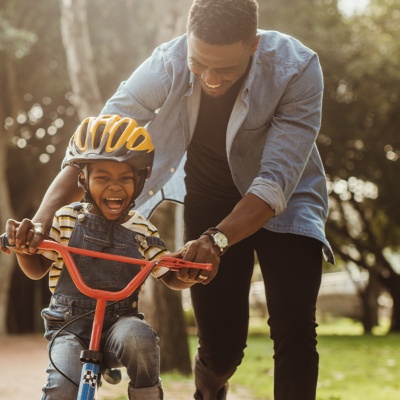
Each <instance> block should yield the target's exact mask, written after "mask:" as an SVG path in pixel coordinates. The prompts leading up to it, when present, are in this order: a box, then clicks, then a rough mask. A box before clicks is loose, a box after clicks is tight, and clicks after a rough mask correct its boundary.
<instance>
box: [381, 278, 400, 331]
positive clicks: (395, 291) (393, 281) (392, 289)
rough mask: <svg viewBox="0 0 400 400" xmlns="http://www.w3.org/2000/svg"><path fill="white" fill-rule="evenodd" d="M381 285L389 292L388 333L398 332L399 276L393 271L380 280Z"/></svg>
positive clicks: (399, 314)
mask: <svg viewBox="0 0 400 400" xmlns="http://www.w3.org/2000/svg"><path fill="white" fill-rule="evenodd" d="M382 282H383V285H384V286H385V287H386V288H387V290H388V291H389V293H390V295H391V297H392V301H393V306H392V317H391V321H390V328H389V332H392V333H395V332H396V333H398V332H400V275H398V274H396V273H395V272H394V271H393V272H392V273H391V274H388V275H387V276H385V277H383V278H382Z"/></svg>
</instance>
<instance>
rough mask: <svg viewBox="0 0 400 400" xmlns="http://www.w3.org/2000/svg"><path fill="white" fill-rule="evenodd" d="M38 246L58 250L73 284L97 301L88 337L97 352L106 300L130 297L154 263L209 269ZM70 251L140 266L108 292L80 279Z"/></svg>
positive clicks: (207, 266) (52, 244) (181, 262)
mask: <svg viewBox="0 0 400 400" xmlns="http://www.w3.org/2000/svg"><path fill="white" fill-rule="evenodd" d="M38 248H39V249H41V250H55V251H57V252H58V253H60V254H61V256H62V258H63V260H64V263H65V265H66V267H67V268H68V271H69V273H70V275H71V278H72V280H73V282H74V283H75V285H76V287H77V288H78V289H79V290H80V291H81V292H82V293H83V294H84V295H86V296H88V297H91V298H93V299H95V300H96V301H97V303H96V311H95V315H94V320H93V328H92V336H91V341H90V346H89V350H95V351H98V350H99V346H100V338H101V331H102V329H103V322H104V313H105V308H106V304H107V301H118V300H122V299H124V298H126V297H128V296H130V295H131V294H132V293H133V292H134V291H135V290H137V289H138V288H139V286H140V285H141V284H142V283H143V282H144V281H145V280H146V278H147V277H148V276H149V274H150V273H151V271H152V270H153V268H154V267H155V266H158V267H167V268H169V269H170V270H172V271H177V270H179V269H180V268H195V269H202V270H207V271H210V270H211V269H212V264H206V263H194V262H190V261H186V260H182V259H179V258H175V257H168V256H164V257H160V258H159V259H157V260H154V261H146V260H140V259H136V258H130V257H124V256H118V255H112V254H107V253H100V252H97V251H92V250H86V249H80V248H77V247H69V246H64V245H62V244H60V243H57V242H53V241H51V240H43V242H42V243H41V244H40V246H39V247H38ZM71 253H74V254H80V255H83V256H88V257H94V258H102V259H105V260H113V261H119V262H123V263H127V264H136V265H141V266H143V268H142V269H141V270H140V272H139V273H138V274H137V275H136V276H135V277H134V278H133V279H132V280H131V281H130V282H129V284H128V285H127V286H126V287H125V288H124V289H122V290H120V291H118V292H109V291H105V290H100V289H93V288H91V287H90V286H88V285H87V284H86V283H85V282H84V281H83V279H82V277H81V274H80V273H79V270H78V268H77V266H76V265H75V262H74V259H73V258H72V255H71Z"/></svg>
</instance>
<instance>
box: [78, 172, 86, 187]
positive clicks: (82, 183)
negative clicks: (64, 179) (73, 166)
mask: <svg viewBox="0 0 400 400" xmlns="http://www.w3.org/2000/svg"><path fill="white" fill-rule="evenodd" d="M85 185H86V176H85V173H84V171H83V170H82V171H81V172H79V175H78V186H79V187H80V188H82V189H85Z"/></svg>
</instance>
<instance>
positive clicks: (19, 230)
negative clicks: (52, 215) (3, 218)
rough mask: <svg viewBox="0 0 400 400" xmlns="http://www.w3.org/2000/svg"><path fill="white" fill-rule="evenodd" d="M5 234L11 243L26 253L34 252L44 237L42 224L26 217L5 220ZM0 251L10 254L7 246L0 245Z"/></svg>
mask: <svg viewBox="0 0 400 400" xmlns="http://www.w3.org/2000/svg"><path fill="white" fill-rule="evenodd" d="M6 235H7V237H8V242H9V243H10V244H11V245H13V246H15V247H16V249H20V250H24V253H28V254H34V253H36V251H37V247H38V246H39V244H40V243H41V242H42V241H43V239H45V237H46V234H45V230H44V228H43V225H42V224H40V223H34V222H32V220H30V219H27V218H25V219H23V220H22V221H21V222H19V221H15V220H14V219H9V220H7V223H6ZM1 251H2V252H3V253H5V254H10V249H9V248H7V247H4V246H1Z"/></svg>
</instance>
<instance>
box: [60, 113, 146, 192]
mask: <svg viewBox="0 0 400 400" xmlns="http://www.w3.org/2000/svg"><path fill="white" fill-rule="evenodd" d="M94 161H117V162H122V163H127V164H129V165H130V166H131V167H132V168H133V170H134V171H135V175H136V177H137V182H136V190H135V198H136V197H137V196H138V195H139V194H140V192H141V191H142V190H143V186H144V183H145V180H146V179H147V178H148V177H149V176H150V173H151V169H152V166H153V161H154V145H153V142H152V140H151V137H150V134H149V133H148V132H147V130H146V129H145V128H143V127H142V126H138V125H137V122H136V121H135V120H134V119H132V118H128V117H121V116H119V115H101V116H99V117H89V118H86V119H85V120H83V121H82V123H81V124H80V125H79V126H78V128H77V129H76V131H75V133H74V134H73V135H72V137H71V139H70V141H69V144H68V148H67V152H66V162H67V164H83V165H85V164H88V163H91V162H94Z"/></svg>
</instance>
